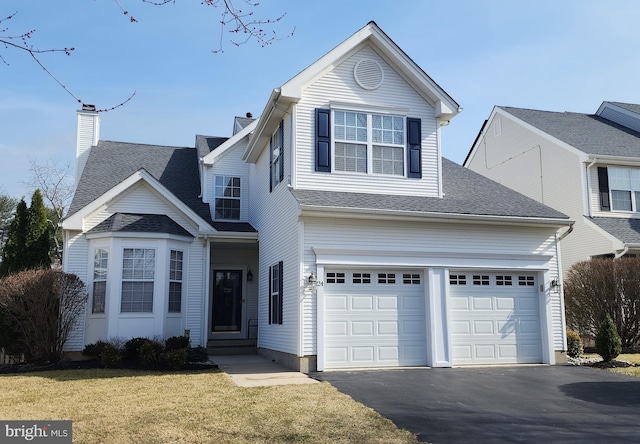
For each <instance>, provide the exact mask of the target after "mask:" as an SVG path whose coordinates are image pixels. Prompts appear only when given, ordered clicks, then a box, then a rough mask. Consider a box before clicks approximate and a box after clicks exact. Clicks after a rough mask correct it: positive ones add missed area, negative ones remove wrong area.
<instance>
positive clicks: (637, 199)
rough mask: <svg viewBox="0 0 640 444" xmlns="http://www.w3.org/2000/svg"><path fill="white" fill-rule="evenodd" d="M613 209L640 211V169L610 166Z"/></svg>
mask: <svg viewBox="0 0 640 444" xmlns="http://www.w3.org/2000/svg"><path fill="white" fill-rule="evenodd" d="M608 175H609V189H610V190H611V210H612V211H634V212H640V169H637V168H620V167H608Z"/></svg>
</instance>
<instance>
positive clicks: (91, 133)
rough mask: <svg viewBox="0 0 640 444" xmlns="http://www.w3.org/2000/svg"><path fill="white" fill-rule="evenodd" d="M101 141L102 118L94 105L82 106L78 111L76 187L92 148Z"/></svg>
mask: <svg viewBox="0 0 640 444" xmlns="http://www.w3.org/2000/svg"><path fill="white" fill-rule="evenodd" d="M99 139H100V116H99V115H98V112H97V111H96V107H95V106H94V105H85V104H82V109H79V110H78V133H77V136H76V175H75V182H74V187H77V186H78V182H79V181H80V176H82V170H83V169H84V166H85V164H86V163H87V158H88V157H89V152H90V151H91V147H92V146H95V145H97V144H98V140H99Z"/></svg>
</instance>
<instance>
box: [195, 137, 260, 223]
mask: <svg viewBox="0 0 640 444" xmlns="http://www.w3.org/2000/svg"><path fill="white" fill-rule="evenodd" d="M246 147H247V141H246V139H245V140H243V141H242V142H240V143H238V144H237V145H236V146H235V147H233V148H230V149H229V150H227V151H226V152H225V153H224V155H223V156H221V157H220V158H218V159H216V161H215V163H214V164H213V166H208V167H207V168H206V173H205V174H206V178H205V193H204V196H203V200H204V201H205V202H208V203H210V204H211V218H212V219H214V217H215V176H233V177H239V178H240V221H242V222H246V221H248V220H249V185H250V184H249V164H248V163H246V162H243V161H242V159H241V157H242V153H243V152H244V150H245V148H246ZM214 152H215V151H214Z"/></svg>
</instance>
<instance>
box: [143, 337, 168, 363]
mask: <svg viewBox="0 0 640 444" xmlns="http://www.w3.org/2000/svg"><path fill="white" fill-rule="evenodd" d="M163 352H164V346H163V345H162V344H161V343H160V342H158V341H152V340H150V341H149V342H145V343H144V344H142V345H141V346H140V349H139V350H138V353H139V355H140V364H142V365H143V366H145V367H155V366H157V365H159V364H160V363H161V362H162V354H163Z"/></svg>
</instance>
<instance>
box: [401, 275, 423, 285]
mask: <svg viewBox="0 0 640 444" xmlns="http://www.w3.org/2000/svg"><path fill="white" fill-rule="evenodd" d="M402 283H403V284H413V285H420V275H419V274H413V273H403V274H402Z"/></svg>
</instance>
